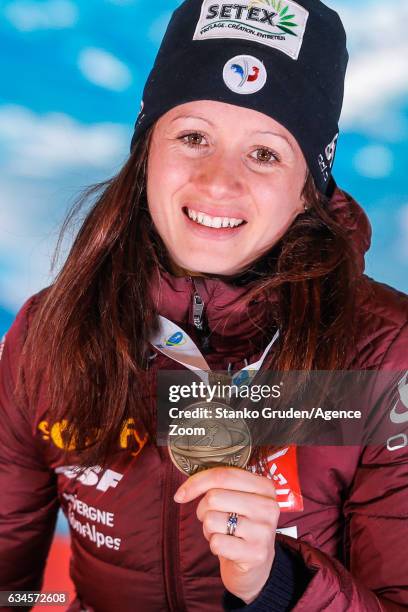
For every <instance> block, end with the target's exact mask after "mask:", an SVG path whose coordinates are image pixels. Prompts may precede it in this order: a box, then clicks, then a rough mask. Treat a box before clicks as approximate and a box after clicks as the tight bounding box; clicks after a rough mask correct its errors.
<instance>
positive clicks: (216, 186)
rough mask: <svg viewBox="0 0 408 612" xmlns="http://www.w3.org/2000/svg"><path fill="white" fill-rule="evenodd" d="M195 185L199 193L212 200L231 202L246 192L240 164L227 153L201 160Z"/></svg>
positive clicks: (195, 177)
mask: <svg viewBox="0 0 408 612" xmlns="http://www.w3.org/2000/svg"><path fill="white" fill-rule="evenodd" d="M194 184H195V187H196V189H197V190H198V191H199V192H201V193H203V194H205V195H206V196H207V197H209V198H211V199H212V200H230V199H233V198H237V197H238V196H241V195H242V194H243V192H244V183H243V180H242V178H241V175H240V168H239V164H238V162H237V160H236V159H234V158H233V156H232V155H228V154H226V153H225V152H220V153H217V154H213V155H211V156H209V157H206V158H202V159H201V160H200V162H199V166H198V169H197V173H196V175H195V176H194Z"/></svg>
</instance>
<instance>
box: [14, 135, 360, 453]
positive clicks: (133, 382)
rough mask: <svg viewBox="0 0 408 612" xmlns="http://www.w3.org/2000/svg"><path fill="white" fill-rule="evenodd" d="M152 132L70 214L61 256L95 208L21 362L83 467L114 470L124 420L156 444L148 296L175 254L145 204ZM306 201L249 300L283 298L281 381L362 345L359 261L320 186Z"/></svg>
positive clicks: (49, 291)
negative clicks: (356, 334)
mask: <svg viewBox="0 0 408 612" xmlns="http://www.w3.org/2000/svg"><path fill="white" fill-rule="evenodd" d="M152 130H153V128H150V129H149V130H148V131H147V132H146V134H145V136H144V137H143V138H142V139H140V140H139V142H138V143H137V144H136V147H135V148H134V150H133V152H132V154H131V155H130V157H129V159H128V160H127V162H126V163H125V165H124V166H123V168H122V169H121V170H120V172H119V173H118V174H117V175H116V176H114V177H113V178H112V179H110V180H108V181H106V182H103V183H100V184H98V185H95V186H93V187H91V188H89V189H88V190H87V191H86V192H85V194H84V195H83V197H82V198H81V199H80V200H79V202H78V203H77V204H76V205H75V206H74V207H73V208H72V210H71V212H70V214H69V215H68V217H67V219H66V221H65V223H64V225H63V227H62V229H61V233H60V239H59V242H58V245H57V251H56V254H57V253H58V250H59V248H60V246H61V241H62V238H63V236H64V233H65V232H66V230H67V228H68V227H69V225H70V223H71V222H72V221H73V220H74V219H76V218H77V216H78V214H79V212H80V211H81V210H82V209H83V206H84V204H85V203H86V202H89V201H91V206H90V209H89V211H88V212H87V214H86V216H85V219H84V221H83V223H82V225H81V227H80V230H79V232H78V234H77V236H76V239H75V241H74V243H73V246H72V248H71V250H70V252H69V255H68V257H67V259H66V261H65V264H64V265H63V267H62V269H61V271H60V272H59V273H58V275H57V276H56V279H55V281H54V282H53V283H52V285H51V286H50V287H48V288H46V289H45V290H43V292H42V294H41V296H40V299H39V300H38V304H37V307H36V308H35V310H34V313H33V318H32V322H31V325H30V328H29V332H28V337H27V339H26V342H25V347H24V351H23V361H22V365H23V368H22V369H21V370H20V372H22V370H23V369H24V371H25V376H24V378H25V385H26V393H27V394H28V396H29V397H30V399H31V400H32V401H33V402H35V401H37V398H38V396H39V393H40V389H41V387H42V388H46V391H47V405H48V414H49V417H50V419H52V421H53V422H60V423H64V424H65V425H66V427H65V431H64V432H63V433H64V439H65V449H69V448H75V449H76V454H77V462H78V463H79V464H80V465H95V464H104V463H106V461H107V460H108V458H109V456H110V455H111V454H113V453H114V452H116V451H117V441H118V439H119V437H120V435H121V431H122V427H123V423H124V421H125V420H129V419H133V421H132V422H137V423H139V424H140V425H141V426H142V427H143V428H144V429H145V431H146V432H147V433H148V435H149V437H150V439H151V440H152V441H154V439H155V420H154V414H153V413H154V411H153V410H152V403H151V401H149V397H150V395H151V393H152V389H151V387H149V386H146V385H148V381H149V380H150V379H149V378H148V356H149V352H150V348H149V337H150V336H151V332H152V330H153V329H154V328H155V326H156V325H157V313H156V312H155V309H154V304H153V303H152V300H151V297H150V291H149V286H150V283H151V278H152V275H153V274H154V273H155V271H156V270H157V269H158V268H160V266H162V265H163V261H165V255H166V254H165V249H164V246H163V243H162V241H161V239H160V237H159V236H158V235H157V232H156V231H155V228H154V226H153V223H152V219H151V217H150V214H149V210H148V205H147V198H146V167H147V156H148V150H149V142H150V138H151V133H152ZM303 195H304V198H305V201H306V202H307V203H308V205H309V207H310V210H309V212H308V213H307V214H305V215H299V216H298V217H297V219H296V220H295V221H294V223H293V224H292V226H291V227H290V229H289V230H288V231H287V233H286V234H285V236H284V237H283V238H282V239H281V240H280V241H279V243H278V244H277V245H275V246H274V247H273V248H272V249H271V251H270V252H269V253H268V254H266V255H265V256H264V257H263V258H262V259H261V260H259V261H257V262H255V263H254V264H253V266H251V270H249V273H250V275H251V278H252V279H253V278H254V275H255V278H256V279H257V280H256V282H255V283H251V287H252V288H251V291H250V296H249V297H250V299H253V298H256V297H258V298H261V299H266V298H267V296H268V295H269V294H270V293H273V294H274V296H275V299H274V307H271V309H270V311H269V318H270V320H269V321H266V325H271V326H272V325H276V323H278V325H279V328H280V331H281V339H282V340H281V346H280V350H279V351H278V353H277V355H276V357H275V360H274V363H273V367H274V368H275V369H276V370H281V371H291V370H303V371H311V370H316V369H317V370H319V369H320V370H335V369H341V368H343V367H344V365H345V363H346V356H347V352H348V347H349V343H351V342H352V334H350V331H351V325H352V320H353V317H352V306H353V291H354V289H353V287H354V285H355V278H356V276H357V275H356V272H357V271H356V269H355V263H354V260H355V258H354V255H353V249H352V247H351V244H350V240H349V237H348V236H347V233H346V232H345V230H344V229H343V228H342V227H341V226H340V225H339V224H338V223H337V222H336V221H335V220H334V219H333V217H332V216H331V215H330V214H329V212H328V210H327V200H326V198H325V197H324V196H322V195H321V194H320V193H319V192H318V191H317V190H316V188H315V186H314V182H313V179H312V178H311V177H310V176H309V177H308V179H307V181H306V184H305V188H304V193H303ZM55 261H56V258H54V263H55ZM19 388H21V379H20V382H19Z"/></svg>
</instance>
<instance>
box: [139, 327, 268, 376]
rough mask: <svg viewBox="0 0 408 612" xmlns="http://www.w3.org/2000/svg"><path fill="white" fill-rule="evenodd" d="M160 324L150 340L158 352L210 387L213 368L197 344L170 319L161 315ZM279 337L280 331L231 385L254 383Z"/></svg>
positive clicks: (239, 373) (240, 371)
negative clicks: (256, 359) (190, 371)
mask: <svg viewBox="0 0 408 612" xmlns="http://www.w3.org/2000/svg"><path fill="white" fill-rule="evenodd" d="M159 323H160V327H159V330H158V331H157V333H156V334H155V335H154V336H153V337H152V338H151V339H150V343H151V344H152V345H153V346H154V347H155V348H156V349H157V350H158V351H160V352H161V353H163V355H166V356H167V357H170V359H173V360H174V361H177V362H178V363H181V365H184V366H185V367H186V368H189V369H190V370H192V371H193V372H195V373H196V374H197V375H198V376H199V377H200V378H201V380H202V381H203V382H204V383H205V384H206V385H208V384H209V373H210V372H211V368H210V366H209V365H208V363H207V361H206V360H205V358H204V356H203V354H202V353H201V351H200V349H199V348H198V346H197V345H196V343H195V342H194V341H193V340H192V339H191V338H190V336H189V335H188V334H187V333H186V332H185V331H184V330H183V329H181V328H180V327H179V326H178V325H176V323H173V321H170V319H166V317H163V316H161V315H159ZM278 337H279V330H277V331H276V333H275V335H274V336H273V338H272V340H271V341H270V342H269V344H268V346H267V347H266V349H265V350H264V352H263V353H262V355H261V357H260V359H258V361H254V362H253V363H250V364H248V365H247V366H245V367H244V368H242V369H241V370H239V372H236V373H235V374H233V376H232V378H231V383H232V384H233V385H242V384H244V383H250V382H252V379H253V378H254V376H255V374H256V373H257V371H258V370H259V369H260V368H261V366H262V364H263V362H264V361H265V358H266V356H267V355H268V353H269V351H270V349H271V347H272V345H273V344H274V343H275V342H276V340H277V339H278Z"/></svg>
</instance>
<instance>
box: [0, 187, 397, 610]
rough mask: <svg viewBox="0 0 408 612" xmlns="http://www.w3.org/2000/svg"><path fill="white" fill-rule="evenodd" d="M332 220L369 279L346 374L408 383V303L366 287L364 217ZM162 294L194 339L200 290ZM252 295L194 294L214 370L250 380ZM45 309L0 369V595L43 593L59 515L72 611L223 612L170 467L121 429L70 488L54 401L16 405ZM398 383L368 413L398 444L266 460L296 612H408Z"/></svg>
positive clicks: (376, 286)
mask: <svg viewBox="0 0 408 612" xmlns="http://www.w3.org/2000/svg"><path fill="white" fill-rule="evenodd" d="M330 208H331V212H332V214H333V215H335V216H337V217H338V218H341V220H342V223H343V224H344V226H345V227H347V228H348V231H349V232H350V233H351V234H352V236H353V241H354V246H355V253H356V257H358V258H359V261H360V264H361V283H360V291H359V300H358V305H357V311H356V317H358V325H359V327H358V329H359V339H358V342H357V344H356V346H355V347H354V350H353V353H352V354H351V355H350V356H349V367H350V369H371V370H388V371H390V372H394V371H401V370H408V350H407V347H408V327H407V319H408V317H407V315H408V298H407V297H406V296H405V295H403V294H402V293H399V292H398V291H396V290H395V289H393V288H391V287H388V286H387V285H384V284H381V283H378V282H375V281H373V280H372V279H370V278H368V277H367V276H365V275H364V274H363V265H364V264H363V260H364V253H365V251H366V250H367V248H368V247H369V243H370V226H369V223H368V220H367V218H366V216H365V214H364V213H363V211H362V210H361V208H360V207H359V206H358V205H357V204H356V203H355V202H354V201H353V200H351V199H350V198H349V197H348V196H347V195H346V194H344V193H343V192H341V191H339V190H337V191H336V193H335V195H334V196H333V198H332V200H331V202H330ZM153 291H154V292H155V299H156V301H157V305H158V310H159V312H160V313H161V314H162V315H164V316H166V317H167V318H169V319H171V320H173V321H175V322H177V323H178V324H179V325H180V326H181V327H183V328H184V329H185V330H186V331H187V332H188V333H190V334H191V335H192V336H194V327H193V324H192V299H193V295H194V293H195V291H196V288H195V287H194V283H193V282H192V279H191V278H176V277H173V276H171V275H170V274H161V275H160V278H158V280H157V282H155V283H153ZM245 291H246V288H245V286H243V287H233V286H231V285H230V284H226V283H225V282H223V281H221V280H217V279H211V280H208V279H207V280H201V282H200V294H201V297H202V299H203V301H204V303H205V316H206V320H207V323H208V326H209V329H210V330H211V332H212V333H211V350H210V352H209V354H208V355H206V359H207V361H208V362H209V364H210V366H211V367H213V368H214V369H226V368H227V367H228V365H229V364H231V366H230V367H232V369H233V370H236V369H239V368H241V367H242V366H243V365H244V360H245V359H248V361H254V360H256V359H257V358H258V357H259V356H260V354H261V353H262V350H263V349H264V347H265V346H266V344H267V343H268V341H269V338H266V337H265V336H264V334H263V332H262V316H263V315H262V312H263V308H264V307H265V304H259V303H252V304H251V306H250V307H248V308H249V309H252V310H251V312H249V311H248V310H246V311H242V309H240V307H239V305H238V300H239V297H240V296H242V294H243V292H245ZM41 295H42V292H40V294H37V295H35V296H33V297H32V298H30V299H29V300H28V301H27V302H26V303H25V304H24V306H23V307H22V309H21V310H20V312H19V313H18V315H17V318H16V320H15V322H14V324H13V326H12V328H11V329H10V330H9V332H8V333H7V335H6V339H5V343H4V347H3V355H2V358H1V361H0V491H1V497H0V590H11V589H17V590H24V589H27V590H28V589H38V588H40V585H41V580H42V574H43V569H44V563H45V560H46V557H47V553H48V550H49V546H50V542H51V539H52V536H53V532H54V528H55V521H56V516H57V512H58V508H59V507H61V508H62V510H63V511H64V513H65V515H66V516H67V518H68V521H69V524H70V528H71V536H72V560H71V566H70V571H71V577H72V580H73V582H74V584H75V587H76V590H77V595H78V596H77V599H76V600H75V601H74V602H73V603H72V604H71V606H70V608H69V610H70V611H71V612H74V611H79V610H85V609H86V610H88V611H96V612H113V611H116V610H120V611H121V612H131V611H133V610H138V611H140V612H164V611H171V612H186V611H187V612H215V611H217V610H222V603H221V602H222V596H223V590H224V589H223V585H222V582H221V580H220V576H219V566H218V560H217V558H216V557H215V556H213V555H212V554H211V553H210V551H209V547H208V543H207V541H206V540H205V539H204V536H203V534H202V527H201V523H200V522H199V521H198V520H197V518H196V514H195V510H196V505H197V503H196V502H191V503H189V504H185V505H178V504H176V503H175V502H174V501H173V494H174V492H175V490H176V489H177V488H178V486H179V485H180V484H181V483H182V482H183V481H184V479H185V477H184V476H183V475H182V474H181V473H179V472H178V471H177V470H176V469H175V468H174V466H173V464H172V462H171V461H170V460H169V459H168V457H167V454H166V453H159V452H158V449H157V448H156V447H155V446H154V445H152V444H150V443H149V441H148V440H146V438H145V437H144V436H143V434H142V432H141V431H139V430H138V428H137V427H136V426H135V424H134V423H132V422H127V423H125V424H124V428H123V432H122V435H121V437H120V440H118V453H117V455H115V456H114V457H112V461H111V463H110V465H109V467H108V468H106V469H104V470H102V469H101V468H100V467H99V466H94V467H93V468H91V469H89V470H87V472H86V473H85V474H84V475H83V476H81V477H80V478H77V475H76V474H75V471H74V468H73V466H72V465H71V466H69V465H66V464H64V463H63V461H62V458H61V444H62V442H61V432H62V428H63V426H62V425H61V424H60V423H56V422H54V420H53V417H52V414H49V413H48V411H47V396H46V395H47V394H46V389H42V391H41V396H40V401H39V402H38V403H36V404H35V405H33V402H31V401H30V398H27V399H26V402H25V404H24V405H17V402H16V401H15V399H14V397H13V389H14V383H15V380H16V373H17V367H18V360H19V355H20V353H21V349H22V346H23V343H24V338H25V337H26V334H27V329H28V326H29V325H30V320H31V316H32V314H33V312H34V311H35V308H36V305H37V304H38V302H39V300H40V299H41ZM259 324H260V325H259ZM274 347H275V345H274ZM274 347H273V348H272V350H274ZM152 357H154V358H152V360H151V370H152V371H157V370H158V369H159V368H167V369H172V368H173V365H174V364H173V362H172V361H171V360H170V359H169V358H167V357H165V356H164V355H162V354H157V355H156V356H154V354H152ZM390 380H391V382H390V384H389V385H387V387H386V388H384V386H381V384H378V385H376V386H375V388H374V391H372V392H371V395H370V406H372V410H373V417H372V421H373V427H375V426H377V425H378V424H379V423H380V422H381V421H387V422H388V421H389V424H390V427H391V433H392V437H393V440H392V441H391V442H390V440H389V439H388V440H384V443H383V444H379V445H376V446H370V447H369V446H367V447H361V446H352V447H347V448H345V447H312V446H309V447H307V446H302V447H298V448H297V449H296V448H295V447H287V448H286V449H285V448H284V449H282V452H281V454H280V455H278V456H275V457H272V458H271V459H270V462H269V464H268V469H269V473H268V474H265V475H267V476H269V477H273V478H274V480H275V485H276V487H277V490H280V494H281V497H280V498H279V499H280V501H281V502H282V506H281V515H280V519H279V525H278V528H279V530H280V533H279V535H278V536H277V540H278V541H279V543H280V544H279V546H280V547H281V548H283V549H285V550H286V551H291V554H293V555H294V556H296V558H297V559H298V560H300V561H301V562H302V563H303V564H304V566H305V567H306V568H308V571H309V572H310V575H311V579H310V582H309V584H308V586H307V588H306V590H305V592H304V593H303V595H302V596H301V597H300V599H299V600H298V601H297V603H296V604H295V606H294V608H293V609H294V610H296V611H297V612H298V611H299V612H300V611H301V610H305V611H308V612H311V611H312V612H313V611H323V610H330V611H332V612H341V611H344V612H346V610H347V611H349V610H356V611H370V612H375V611H380V610H387V611H388V610H389V611H392V610H404V609H407V608H408V555H407V542H408V520H407V519H408V439H407V435H406V430H407V427H406V421H407V420H408V405H407V383H408V381H407V377H406V376H405V379H404V378H403V379H401V377H399V378H398V377H397V376H395V379H394V378H392V377H391V379H390ZM366 400H367V398H362V402H363V401H366ZM396 414H398V419H396V420H397V421H398V422H394V421H395V419H394V421H393V419H392V418H391V417H393V416H394V417H395V415H396ZM288 491H289V492H288ZM285 502H286V504H285ZM248 608H249V607H248ZM2 609H7V608H2ZM10 609H11V608H10ZM244 609H245V608H244ZM251 609H255V608H251Z"/></svg>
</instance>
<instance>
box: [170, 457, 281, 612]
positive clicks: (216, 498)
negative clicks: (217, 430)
mask: <svg viewBox="0 0 408 612" xmlns="http://www.w3.org/2000/svg"><path fill="white" fill-rule="evenodd" d="M203 494H204V497H203V498H202V499H201V501H200V503H199V504H198V506H197V517H198V518H199V520H200V521H201V522H202V524H203V533H204V536H205V538H206V539H207V540H208V542H209V544H210V549H211V552H212V553H213V554H214V555H217V556H218V557H219V560H220V571H221V579H222V581H223V583H224V586H225V588H226V589H227V590H228V591H229V592H230V593H232V594H233V595H236V597H239V598H240V599H242V600H243V601H244V602H245V603H246V604H249V603H251V602H252V601H254V599H256V598H257V597H258V595H259V593H260V592H261V590H262V588H263V586H264V585H265V583H266V581H267V580H268V577H269V574H270V571H271V567H272V563H273V560H274V557H275V534H276V527H277V524H278V519H279V513H280V509H279V505H278V503H277V501H276V499H275V487H274V486H273V484H272V481H271V480H269V479H268V478H265V477H263V476H259V475H258V474H253V473H251V472H248V471H247V470H243V469H240V468H232V467H217V468H211V469H209V470H204V471H202V472H198V473H197V474H194V475H193V476H190V478H189V479H188V480H186V482H185V483H183V484H182V485H181V487H180V488H179V489H178V491H177V492H176V494H175V496H174V499H175V501H176V502H179V503H186V502H189V501H192V500H193V499H195V498H196V497H198V496H199V495H203ZM230 512H236V513H237V514H238V525H237V528H236V531H235V535H234V536H230V535H227V520H228V516H229V514H230Z"/></svg>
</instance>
